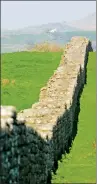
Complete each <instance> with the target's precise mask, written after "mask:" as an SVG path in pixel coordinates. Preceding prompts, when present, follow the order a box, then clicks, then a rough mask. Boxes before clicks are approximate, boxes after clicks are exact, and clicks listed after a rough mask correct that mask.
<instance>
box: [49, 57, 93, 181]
mask: <svg viewBox="0 0 97 184" xmlns="http://www.w3.org/2000/svg"><path fill="white" fill-rule="evenodd" d="M80 109H81V110H80V114H79V122H78V133H77V136H76V138H75V140H74V142H73V146H72V149H71V152H70V153H69V154H67V155H66V156H65V155H63V157H62V162H60V161H59V163H58V170H57V172H56V175H53V177H52V184H53V183H54V184H55V183H58V184H59V183H60V184H61V183H96V145H95V144H96V142H95V141H96V53H90V54H89V61H88V66H87V85H85V87H84V90H83V93H82V96H81V100H80Z"/></svg>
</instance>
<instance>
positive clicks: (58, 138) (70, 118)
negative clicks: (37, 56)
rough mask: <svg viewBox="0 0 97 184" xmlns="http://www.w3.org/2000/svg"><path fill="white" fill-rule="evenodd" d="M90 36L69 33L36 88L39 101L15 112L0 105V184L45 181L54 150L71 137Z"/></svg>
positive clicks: (55, 154) (41, 183)
mask: <svg viewBox="0 0 97 184" xmlns="http://www.w3.org/2000/svg"><path fill="white" fill-rule="evenodd" d="M89 51H92V48H91V42H90V41H89V40H88V39H86V38H83V37H73V38H72V39H71V41H70V43H68V44H67V45H66V47H65V49H64V54H63V56H62V60H61V62H60V65H59V67H58V68H57V70H56V71H55V72H54V74H53V76H52V77H51V78H50V79H49V81H48V83H47V85H46V86H45V87H43V88H42V89H41V91H40V97H39V102H37V103H35V104H33V105H32V107H31V108H30V109H25V110H22V111H21V112H19V113H18V114H17V112H16V109H15V108H14V107H12V106H1V127H0V164H1V165H0V184H47V179H48V176H49V174H50V173H51V171H52V170H53V169H54V164H55V162H56V161H57V160H58V158H59V156H60V155H61V154H62V153H64V152H65V150H66V149H67V148H68V144H69V143H70V142H71V141H72V137H73V129H74V124H73V123H74V119H75V113H76V109H77V101H78V98H79V94H80V90H81V89H82V88H83V86H84V83H85V80H86V65H87V60H88V53H89Z"/></svg>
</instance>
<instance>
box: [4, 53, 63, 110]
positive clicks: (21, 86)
mask: <svg viewBox="0 0 97 184" xmlns="http://www.w3.org/2000/svg"><path fill="white" fill-rule="evenodd" d="M61 55H62V52H59V53H50V52H47V53H38V52H33V53H31V52H17V53H8V54H2V57H1V59H2V62H1V66H2V67H1V68H2V70H1V79H2V81H3V83H2V88H1V92H2V94H1V95H2V96H1V104H2V105H14V106H16V107H17V109H18V110H21V109H24V108H29V107H31V105H32V104H33V103H34V102H36V101H38V97H39V92H40V88H41V87H43V86H44V85H45V84H46V82H47V81H48V79H49V78H50V76H51V75H52V74H53V72H54V70H55V69H56V68H57V66H58V65H59V62H60V59H61ZM4 79H7V80H4ZM12 82H13V84H12Z"/></svg>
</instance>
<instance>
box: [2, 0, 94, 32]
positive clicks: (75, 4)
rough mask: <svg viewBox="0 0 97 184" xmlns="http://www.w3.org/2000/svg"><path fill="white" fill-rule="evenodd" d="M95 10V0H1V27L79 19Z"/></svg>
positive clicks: (9, 27) (13, 27)
mask: <svg viewBox="0 0 97 184" xmlns="http://www.w3.org/2000/svg"><path fill="white" fill-rule="evenodd" d="M94 12H96V1H36V2H35V1H20V2H19V1H2V2H1V28H2V29H19V28H23V27H26V26H32V25H39V24H45V23H48V22H62V21H72V20H77V19H81V18H83V17H85V16H87V15H88V14H91V13H94Z"/></svg>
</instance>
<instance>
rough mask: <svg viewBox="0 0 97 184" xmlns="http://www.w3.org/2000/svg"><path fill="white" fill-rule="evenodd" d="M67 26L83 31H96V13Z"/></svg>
mask: <svg viewBox="0 0 97 184" xmlns="http://www.w3.org/2000/svg"><path fill="white" fill-rule="evenodd" d="M68 25H69V26H73V27H75V28H78V29H81V30H84V31H96V13H93V14H90V15H88V16H86V17H84V18H83V19H80V20H76V21H73V22H70V23H68Z"/></svg>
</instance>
